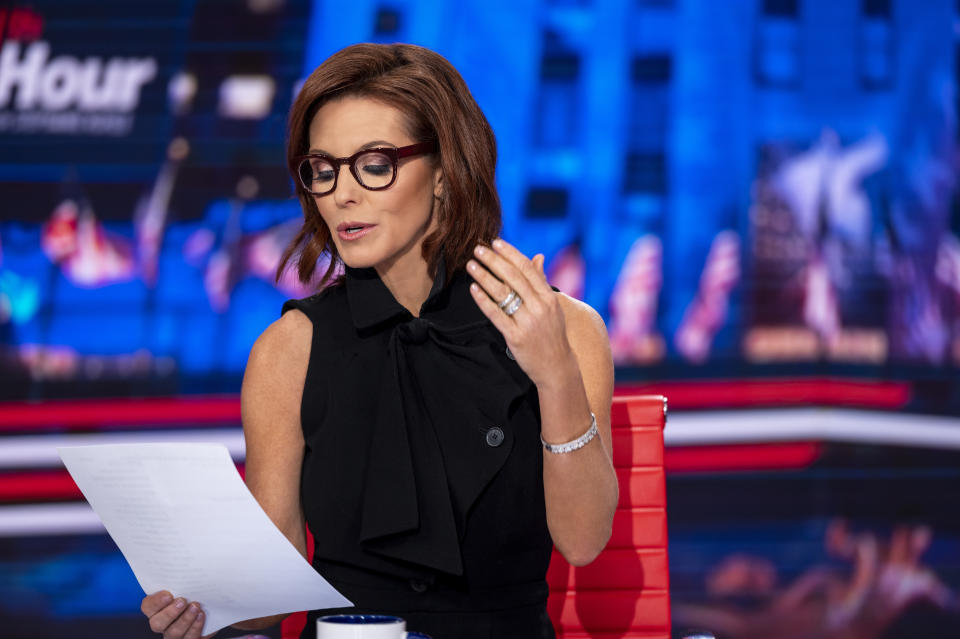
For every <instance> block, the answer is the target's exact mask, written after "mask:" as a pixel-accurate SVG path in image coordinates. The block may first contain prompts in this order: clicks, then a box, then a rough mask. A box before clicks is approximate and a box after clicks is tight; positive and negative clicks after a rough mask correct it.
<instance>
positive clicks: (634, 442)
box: [547, 395, 670, 639]
mask: <svg viewBox="0 0 960 639" xmlns="http://www.w3.org/2000/svg"><path fill="white" fill-rule="evenodd" d="M666 413H667V401H666V398H664V397H662V396H660V395H640V396H634V397H615V398H614V400H613V407H612V410H611V415H610V422H611V427H612V433H613V465H614V467H615V468H616V471H617V476H618V478H619V480H620V502H619V504H618V506H617V512H616V514H615V515H614V517H613V535H612V536H611V538H610V542H609V543H608V544H607V547H606V549H604V551H603V552H602V553H600V556H598V557H597V558H596V559H595V560H594V561H593V562H592V563H591V564H589V565H587V566H583V567H581V568H574V567H572V566H570V565H569V564H568V563H567V562H566V561H565V560H564V559H563V557H562V556H560V554H559V553H557V552H556V551H554V554H553V558H552V559H551V561H550V570H549V572H548V573H547V581H548V582H549V583H550V599H549V600H548V602H547V609H548V611H549V613H550V618H551V619H553V623H554V626H555V627H556V629H557V637H558V639H559V638H563V639H586V638H588V637H589V638H591V639H614V638H616V639H669V638H670V596H669V587H670V583H669V572H668V564H667V514H666V493H665V485H664V474H663V426H664V423H665V421H666Z"/></svg>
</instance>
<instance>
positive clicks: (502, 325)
mask: <svg viewBox="0 0 960 639" xmlns="http://www.w3.org/2000/svg"><path fill="white" fill-rule="evenodd" d="M470 294H471V295H473V299H474V301H475V302H476V303H477V306H479V307H480V310H481V311H483V314H484V315H486V316H487V319H489V320H490V321H491V322H492V323H493V325H494V327H495V328H496V329H497V330H498V331H500V334H501V335H503V337H504V338H505V339H506V340H507V341H508V342H509V341H510V338H511V336H512V334H513V331H514V329H516V322H514V321H513V319H512V318H511V317H510V316H508V315H507V314H506V313H504V312H503V311H501V310H500V307H499V306H497V304H496V303H495V302H494V301H493V300H491V299H490V296H489V295H488V294H487V293H485V292H484V290H483V289H482V288H480V285H479V284H477V283H476V282H474V283H473V284H471V285H470Z"/></svg>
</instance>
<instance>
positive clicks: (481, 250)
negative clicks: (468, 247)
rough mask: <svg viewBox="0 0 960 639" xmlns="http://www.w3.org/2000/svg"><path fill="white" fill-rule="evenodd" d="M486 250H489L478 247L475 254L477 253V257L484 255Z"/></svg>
mask: <svg viewBox="0 0 960 639" xmlns="http://www.w3.org/2000/svg"><path fill="white" fill-rule="evenodd" d="M486 250H487V249H485V248H483V247H482V246H478V247H477V248H476V249H474V252H475V253H476V254H477V255H483V253H484V251H486Z"/></svg>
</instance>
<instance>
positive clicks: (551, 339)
mask: <svg viewBox="0 0 960 639" xmlns="http://www.w3.org/2000/svg"><path fill="white" fill-rule="evenodd" d="M473 254H474V256H475V259H473V260H470V261H469V262H467V272H468V273H470V275H471V276H472V277H473V279H474V280H476V283H474V284H471V285H470V292H471V294H472V295H473V299H474V300H475V301H476V303H477V305H478V306H479V307H480V310H481V311H483V314H484V315H486V316H487V317H488V318H489V319H490V321H491V322H493V325H494V326H495V327H496V328H497V330H499V331H500V332H501V333H502V334H503V337H504V339H505V340H506V342H507V347H508V348H509V349H510V352H511V353H513V356H514V358H515V359H516V360H517V364H519V365H520V368H522V369H523V371H524V372H525V373H526V374H527V375H528V376H529V377H530V379H531V380H532V381H533V382H534V383H535V384H537V385H538V386H540V385H541V384H543V383H544V382H546V381H547V380H549V379H550V378H551V376H555V375H557V374H558V373H560V372H562V371H565V370H567V366H568V364H570V363H573V364H574V365H576V364H575V358H574V355H573V350H572V349H571V348H570V343H569V341H568V340H567V333H566V324H565V322H564V315H563V308H562V307H561V306H560V299H559V296H558V295H557V293H556V292H555V291H554V290H553V289H552V288H550V285H549V284H548V283H547V276H546V275H545V274H544V272H543V261H544V257H543V255H541V254H538V255H536V256H534V258H533V259H532V260H531V259H528V258H527V256H526V255H524V254H523V253H521V252H520V251H518V250H517V249H516V248H515V247H513V246H511V245H510V244H508V243H507V242H505V241H503V240H502V239H499V238H498V239H496V240H494V241H493V249H490V248H488V247H485V246H477V247H476V248H475V249H474V251H473ZM511 291H514V292H515V293H516V294H517V295H518V296H519V297H520V299H521V300H522V303H521V304H520V307H519V308H518V309H517V310H516V311H515V312H514V313H513V314H512V315H507V313H506V312H505V310H504V309H503V308H501V307H500V304H501V303H502V302H503V301H504V300H506V299H507V297H508V296H509V295H510V292H511ZM509 307H510V306H509V305H508V306H507V307H506V308H509Z"/></svg>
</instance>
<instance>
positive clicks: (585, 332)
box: [557, 292, 608, 342]
mask: <svg viewBox="0 0 960 639" xmlns="http://www.w3.org/2000/svg"><path fill="white" fill-rule="evenodd" d="M557 297H558V298H559V299H560V308H562V309H563V319H564V321H565V322H566V325H567V337H568V338H570V339H576V340H577V341H578V342H579V341H583V340H586V341H596V340H601V341H604V342H606V341H607V340H608V338H607V326H606V324H604V322H603V317H601V315H600V313H598V312H597V311H596V310H595V309H594V308H593V307H592V306H590V305H589V304H587V303H586V302H583V301H581V300H578V299H576V298H575V297H570V296H569V295H567V294H566V293H562V292H557Z"/></svg>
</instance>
